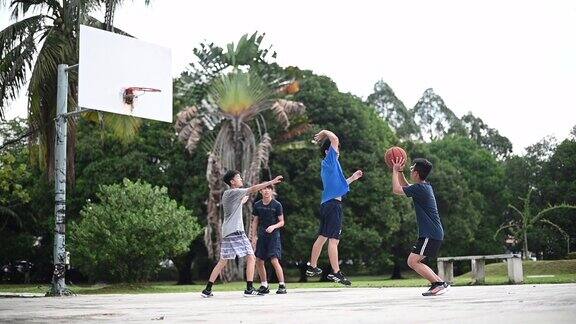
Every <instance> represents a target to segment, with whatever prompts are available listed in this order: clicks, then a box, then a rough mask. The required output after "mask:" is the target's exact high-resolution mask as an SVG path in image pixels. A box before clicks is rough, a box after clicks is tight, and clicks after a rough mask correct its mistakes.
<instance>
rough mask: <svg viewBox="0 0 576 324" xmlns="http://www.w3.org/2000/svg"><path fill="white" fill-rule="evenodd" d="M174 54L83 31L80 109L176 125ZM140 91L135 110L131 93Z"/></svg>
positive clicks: (132, 40) (99, 32)
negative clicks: (128, 99)
mask: <svg viewBox="0 0 576 324" xmlns="http://www.w3.org/2000/svg"><path fill="white" fill-rule="evenodd" d="M171 71H172V57H171V53H170V49H168V48H165V47H161V46H158V45H154V44H150V43H146V42H143V41H141V40H138V39H135V38H131V37H127V36H122V35H119V34H115V33H111V32H107V31H104V30H101V29H97V28H92V27H88V26H80V60H79V67H78V105H79V106H80V107H81V108H86V109H94V110H101V111H107V112H112V113H116V114H123V115H130V116H134V117H141V118H148V119H154V120H160V121H165V122H172V75H171ZM130 87H142V88H152V89H157V90H160V91H159V92H145V91H136V92H135V94H136V95H137V96H136V97H135V98H134V100H133V102H132V104H128V103H126V102H125V100H124V93H125V90H126V89H127V88H130Z"/></svg>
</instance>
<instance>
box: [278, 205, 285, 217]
mask: <svg viewBox="0 0 576 324" xmlns="http://www.w3.org/2000/svg"><path fill="white" fill-rule="evenodd" d="M283 213H284V211H283V208H282V204H281V203H278V205H276V217H279V216H282V215H283Z"/></svg>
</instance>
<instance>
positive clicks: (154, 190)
mask: <svg viewBox="0 0 576 324" xmlns="http://www.w3.org/2000/svg"><path fill="white" fill-rule="evenodd" d="M98 200H99V201H98V202H97V203H95V202H89V203H88V204H87V205H86V206H85V207H84V208H83V209H82V212H81V215H82V219H81V220H80V221H79V222H76V223H73V224H72V226H71V227H70V232H71V248H70V251H71V254H72V258H73V261H72V262H73V263H75V264H77V265H78V267H79V268H80V269H81V270H82V271H83V272H84V273H86V274H88V276H89V277H90V278H92V279H94V280H109V281H124V282H142V281H147V280H149V279H150V276H151V275H152V274H153V273H155V272H156V271H157V270H158V268H159V263H160V261H162V260H163V259H166V258H170V257H173V256H175V255H177V254H180V253H183V252H185V251H187V250H188V246H189V244H190V242H192V240H194V238H195V237H197V236H198V235H199V234H200V232H201V230H200V226H199V225H198V222H197V220H196V218H195V217H194V216H193V215H192V213H191V212H190V211H188V210H186V209H185V208H184V207H178V205H177V203H176V201H174V200H172V199H170V198H169V197H168V194H167V189H166V188H164V187H162V188H159V187H152V186H151V185H150V184H146V183H142V182H140V181H137V182H132V181H130V180H128V179H125V180H124V181H123V183H122V184H115V185H109V186H101V188H100V192H99V193H98Z"/></svg>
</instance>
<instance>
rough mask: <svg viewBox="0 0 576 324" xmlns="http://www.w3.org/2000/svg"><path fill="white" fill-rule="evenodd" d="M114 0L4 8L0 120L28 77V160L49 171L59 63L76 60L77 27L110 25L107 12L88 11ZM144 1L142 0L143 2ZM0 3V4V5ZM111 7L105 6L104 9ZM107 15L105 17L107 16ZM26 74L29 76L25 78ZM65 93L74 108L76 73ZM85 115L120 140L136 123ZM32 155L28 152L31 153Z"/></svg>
mask: <svg viewBox="0 0 576 324" xmlns="http://www.w3.org/2000/svg"><path fill="white" fill-rule="evenodd" d="M120 2H122V1H119V0H84V1H82V0H63V1H56V0H41V1H39V0H13V1H11V2H10V4H9V5H8V6H7V7H9V9H11V10H12V19H13V20H14V21H15V22H14V23H13V24H12V25H10V26H8V27H6V28H5V29H4V30H2V31H0V57H1V59H0V118H2V117H3V115H4V114H3V113H4V109H5V108H6V106H7V104H8V103H9V102H10V101H12V100H14V99H15V98H16V97H17V96H18V93H19V92H20V91H21V90H22V88H23V87H24V86H25V84H26V82H27V81H28V77H29V83H28V89H27V96H28V121H29V127H30V130H31V131H30V132H29V133H30V136H29V141H28V142H29V145H30V146H31V148H32V150H31V152H35V153H36V154H35V157H32V160H33V161H37V162H39V163H40V166H41V167H43V168H46V169H47V174H48V175H49V176H51V175H52V174H53V171H54V159H53V154H54V126H53V125H54V123H53V121H54V118H55V115H56V84H57V66H58V64H68V65H74V64H76V63H78V33H79V25H80V24H85V25H89V26H93V27H97V28H104V27H106V26H107V27H108V29H111V30H113V31H114V32H117V33H122V34H126V33H124V32H122V31H121V30H118V29H115V28H112V27H111V26H112V20H111V19H112V16H111V15H107V19H108V20H109V21H108V24H107V25H105V24H104V23H102V22H100V21H98V20H97V19H95V18H94V17H91V16H90V15H89V13H90V12H91V11H93V10H94V9H95V8H97V7H99V6H100V5H101V4H102V3H106V5H107V13H108V12H109V11H110V10H112V9H114V8H115V5H116V4H118V3H120ZM148 2H149V1H146V3H148ZM3 4H4V3H3V2H2V3H1V5H2V6H3ZM108 9H110V10H108ZM108 17H109V18H108ZM29 75H30V76H29ZM69 84H70V91H69V93H70V95H69V98H68V102H69V104H68V107H70V109H71V110H72V109H75V107H76V106H77V104H76V99H75V98H76V95H77V86H76V84H77V75H76V73H70V75H69ZM88 117H89V119H99V120H100V121H101V122H102V123H103V124H106V125H110V127H111V128H112V129H113V130H114V131H115V133H117V134H119V136H120V137H123V138H131V137H133V136H134V134H135V133H136V131H137V129H138V127H139V125H140V121H139V120H138V119H135V118H130V117H121V118H119V117H118V116H114V115H113V114H104V115H100V118H98V115H97V114H95V113H91V114H89V115H88ZM75 133H76V123H75V121H74V119H69V124H68V134H69V136H68V145H67V148H68V152H67V155H68V156H67V164H68V165H67V170H68V175H69V179H70V180H73V179H74V153H75V150H76V149H75V143H76V140H75V139H76V136H75ZM31 156H33V155H32V154H31Z"/></svg>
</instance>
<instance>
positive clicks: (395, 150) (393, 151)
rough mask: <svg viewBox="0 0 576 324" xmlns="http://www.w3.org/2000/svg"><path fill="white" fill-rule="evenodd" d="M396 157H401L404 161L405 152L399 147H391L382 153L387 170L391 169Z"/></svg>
mask: <svg viewBox="0 0 576 324" xmlns="http://www.w3.org/2000/svg"><path fill="white" fill-rule="evenodd" d="M397 157H403V158H404V160H406V159H407V157H406V151H404V149H403V148H401V147H398V146H393V147H391V148H389V149H388V150H386V153H384V160H385V161H386V164H387V165H388V167H389V168H392V164H393V161H394V160H396V158H397Z"/></svg>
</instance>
